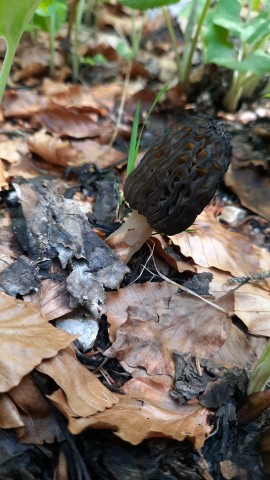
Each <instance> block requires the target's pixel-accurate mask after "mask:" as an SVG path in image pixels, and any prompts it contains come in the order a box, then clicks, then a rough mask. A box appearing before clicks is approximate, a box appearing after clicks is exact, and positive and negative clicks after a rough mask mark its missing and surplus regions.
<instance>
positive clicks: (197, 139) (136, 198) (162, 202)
mask: <svg viewBox="0 0 270 480" xmlns="http://www.w3.org/2000/svg"><path fill="white" fill-rule="evenodd" d="M231 155H232V147H231V136H230V134H229V133H228V132H227V131H226V130H225V128H224V126H223V125H222V124H219V123H217V121H216V120H214V119H213V118H212V117H210V116H209V115H203V114H198V115H196V116H192V117H189V118H186V119H184V120H183V121H182V122H181V123H179V124H177V125H175V126H174V127H172V128H171V130H170V132H169V133H167V134H166V135H165V136H164V137H162V138H161V139H160V140H158V141H157V142H155V143H154V144H153V145H152V147H150V149H149V150H148V151H147V152H146V154H145V155H144V157H143V158H142V160H141V162H140V163H139V165H138V166H137V167H136V168H135V170H133V172H132V173H131V174H130V175H129V176H128V177H127V179H126V182H125V186H124V195H125V198H126V201H127V202H128V203H129V205H130V208H132V209H133V210H137V211H138V212H139V213H140V214H142V215H144V216H145V217H146V219H147V221H148V223H149V225H150V226H151V227H152V228H153V230H157V231H159V232H162V233H165V234H167V235H175V234H176V233H180V232H182V231H183V230H185V229H187V228H188V227H190V225H192V224H193V223H194V221H195V219H196V217H197V215H199V213H201V212H202V210H203V209H204V208H205V207H206V205H207V204H208V203H209V202H210V200H211V199H212V197H213V196H214V194H215V191H216V188H217V185H218V183H219V182H220V180H221V179H222V177H223V175H224V173H225V172H226V170H227V169H228V166H229V163H230V160H231Z"/></svg>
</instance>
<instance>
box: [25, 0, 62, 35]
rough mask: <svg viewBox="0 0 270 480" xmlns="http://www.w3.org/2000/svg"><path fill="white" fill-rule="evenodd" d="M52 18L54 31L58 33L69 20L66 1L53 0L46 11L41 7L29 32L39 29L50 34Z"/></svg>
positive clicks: (29, 27)
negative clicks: (67, 19)
mask: <svg viewBox="0 0 270 480" xmlns="http://www.w3.org/2000/svg"><path fill="white" fill-rule="evenodd" d="M52 17H53V30H54V33H56V32H58V31H59V30H60V28H61V27H62V25H64V23H65V21H66V18H67V2H66V0H51V4H50V5H49V6H48V7H47V8H46V9H45V10H44V9H42V8H41V7H40V5H39V7H38V9H37V10H36V12H35V14H34V16H33V19H32V21H31V23H30V24H29V26H28V28H27V30H33V29H38V30H42V31H43V32H50V30H51V18H52Z"/></svg>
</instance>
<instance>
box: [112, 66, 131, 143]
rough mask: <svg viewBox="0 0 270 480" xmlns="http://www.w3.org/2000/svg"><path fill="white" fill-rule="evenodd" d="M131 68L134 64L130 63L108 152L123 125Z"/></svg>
mask: <svg viewBox="0 0 270 480" xmlns="http://www.w3.org/2000/svg"><path fill="white" fill-rule="evenodd" d="M131 68H132V62H131V61H129V62H128V64H127V72H126V76H125V81H124V87H123V92H122V95H121V100H120V105H119V109H118V115H117V119H116V125H115V130H114V133H113V136H112V138H111V140H110V143H109V145H108V150H110V148H111V147H112V145H113V143H114V141H115V139H116V137H117V134H118V130H119V127H120V125H121V120H122V115H123V111H124V106H125V103H126V98H127V90H128V85H129V80H130V74H131Z"/></svg>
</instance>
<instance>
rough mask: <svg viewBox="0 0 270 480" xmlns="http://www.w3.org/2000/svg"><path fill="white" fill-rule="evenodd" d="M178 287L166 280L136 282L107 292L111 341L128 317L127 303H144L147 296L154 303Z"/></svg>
mask: <svg viewBox="0 0 270 480" xmlns="http://www.w3.org/2000/svg"><path fill="white" fill-rule="evenodd" d="M177 291H178V288H177V287H175V286H174V285H171V284H169V283H167V282H162V283H151V282H146V283H143V284H139V283H136V284H134V285H129V286H128V287H125V288H120V290H118V291H116V292H108V293H107V299H106V309H107V318H108V322H109V325H110V326H109V335H110V340H111V342H114V341H115V337H116V332H117V330H118V328H119V327H120V326H121V325H122V324H123V323H125V322H126V320H127V318H128V313H127V309H128V307H129V305H144V304H145V302H147V301H148V300H149V298H152V299H153V303H156V302H157V301H158V300H159V299H160V298H163V297H170V295H173V294H175V293H177Z"/></svg>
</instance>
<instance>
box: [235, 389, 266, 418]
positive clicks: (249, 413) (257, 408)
mask: <svg viewBox="0 0 270 480" xmlns="http://www.w3.org/2000/svg"><path fill="white" fill-rule="evenodd" d="M269 407H270V392H269V390H267V391H264V392H258V393H254V395H250V396H249V397H248V398H247V400H246V401H245V403H244V405H242V407H241V408H240V410H238V412H237V418H238V421H239V422H240V423H250V422H252V421H253V420H255V418H258V417H259V416H260V415H261V414H262V413H263V412H264V411H265V410H266V409H267V408H269Z"/></svg>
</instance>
